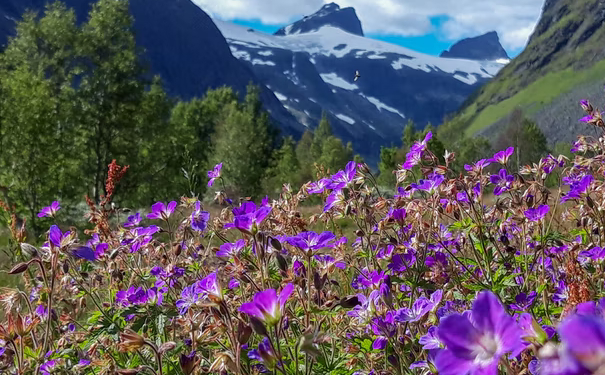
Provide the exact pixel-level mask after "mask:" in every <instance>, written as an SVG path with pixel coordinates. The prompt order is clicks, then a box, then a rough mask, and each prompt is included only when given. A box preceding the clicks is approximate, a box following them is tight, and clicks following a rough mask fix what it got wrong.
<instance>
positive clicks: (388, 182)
mask: <svg viewBox="0 0 605 375" xmlns="http://www.w3.org/2000/svg"><path fill="white" fill-rule="evenodd" d="M399 150H400V149H399V148H398V147H381V148H380V162H379V163H378V171H379V175H378V179H377V182H378V184H379V185H381V186H395V183H396V182H397V179H396V178H395V174H394V173H393V171H395V170H396V169H397V164H398V163H399V164H400V163H401V162H400V161H399V160H398V158H397V157H398V155H399V154H400V153H399Z"/></svg>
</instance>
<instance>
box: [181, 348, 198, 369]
mask: <svg viewBox="0 0 605 375" xmlns="http://www.w3.org/2000/svg"><path fill="white" fill-rule="evenodd" d="M179 363H180V365H181V370H183V373H184V374H185V375H190V374H192V373H193V370H195V367H196V366H197V364H198V363H199V361H198V360H197V358H196V356H195V350H194V351H192V352H191V353H189V354H181V356H180V357H179Z"/></svg>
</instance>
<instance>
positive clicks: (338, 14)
mask: <svg viewBox="0 0 605 375" xmlns="http://www.w3.org/2000/svg"><path fill="white" fill-rule="evenodd" d="M326 25H330V26H334V27H338V28H339V29H342V30H344V31H346V32H349V33H351V34H355V35H359V36H363V29H362V28H361V22H360V21H359V18H357V14H356V13H355V9H353V8H350V7H349V8H343V9H341V8H340V6H338V4H335V3H330V4H326V5H324V6H323V7H322V8H321V9H320V10H318V11H317V12H315V13H314V14H312V15H310V16H307V17H304V18H303V19H302V20H300V21H297V22H294V23H293V24H291V25H288V26H286V27H282V28H281V29H279V30H277V32H276V33H275V35H292V34H302V33H308V32H311V31H317V30H318V29H319V28H321V27H322V26H326Z"/></svg>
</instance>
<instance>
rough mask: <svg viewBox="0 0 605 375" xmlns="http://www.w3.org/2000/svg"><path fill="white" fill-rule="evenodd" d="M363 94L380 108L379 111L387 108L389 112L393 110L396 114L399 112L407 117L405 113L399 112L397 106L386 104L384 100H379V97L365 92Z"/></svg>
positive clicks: (403, 116)
mask: <svg viewBox="0 0 605 375" xmlns="http://www.w3.org/2000/svg"><path fill="white" fill-rule="evenodd" d="M361 96H362V97H364V98H365V99H367V100H368V101H369V102H370V103H372V104H374V105H375V106H376V108H378V110H379V111H380V110H383V109H385V110H387V111H389V112H393V113H395V114H398V115H399V116H401V117H402V118H405V115H404V114H403V113H401V112H399V111H398V110H397V108H393V107H391V106H388V105H386V104H384V103H383V102H381V101H380V100H378V99H376V98H374V97H371V96H365V95H363V94H361Z"/></svg>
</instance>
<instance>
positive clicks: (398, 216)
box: [385, 208, 407, 225]
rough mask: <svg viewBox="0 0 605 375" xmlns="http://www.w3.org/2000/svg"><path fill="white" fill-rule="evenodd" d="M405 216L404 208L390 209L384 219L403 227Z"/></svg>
mask: <svg viewBox="0 0 605 375" xmlns="http://www.w3.org/2000/svg"><path fill="white" fill-rule="evenodd" d="M406 215H407V213H406V211H405V208H396V209H394V208H391V209H390V210H389V213H388V214H387V216H386V218H385V219H387V220H391V219H392V220H394V221H395V222H396V223H398V224H399V225H403V224H404V223H405V217H406Z"/></svg>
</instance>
